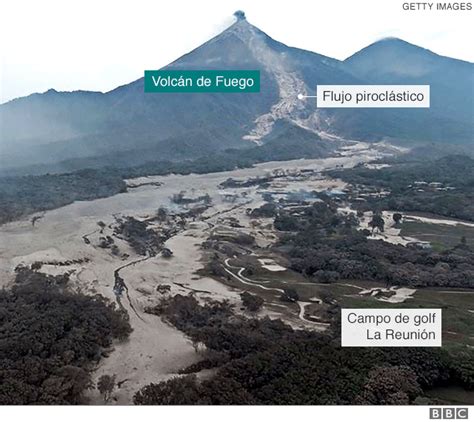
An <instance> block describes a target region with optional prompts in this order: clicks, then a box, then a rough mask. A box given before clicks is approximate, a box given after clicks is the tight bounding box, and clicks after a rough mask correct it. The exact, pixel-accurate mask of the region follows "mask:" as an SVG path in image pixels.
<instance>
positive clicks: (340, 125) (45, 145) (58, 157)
mask: <svg viewBox="0 0 474 422" xmlns="http://www.w3.org/2000/svg"><path fill="white" fill-rule="evenodd" d="M387 43H388V44H387ZM387 45H390V46H393V45H396V46H397V47H396V48H395V49H394V48H393V47H390V48H387V47H386V46H387ZM407 45H408V46H409V47H406V46H407ZM381 46H382V47H383V46H385V48H382V47H381ZM404 48H405V49H406V48H409V49H410V51H412V52H413V54H414V56H413V57H411V56H410V55H408V57H407V58H405V59H404V61H402V66H399V63H388V64H387V65H386V66H385V67H384V65H383V64H384V63H380V61H381V60H382V59H384V57H385V56H386V55H387V54H388V55H389V56H393V55H395V57H397V55H398V54H400V52H399V51H398V50H399V49H402V50H403V49H404ZM402 53H403V51H402ZM427 54H428V55H429V57H430V60H431V59H433V60H435V61H436V65H430V64H429V63H428V64H426V63H427V62H426V55H427ZM392 61H393V60H392ZM396 61H397V62H399V61H400V60H399V59H397V60H396ZM457 62H458V61H457V59H450V58H445V57H443V56H439V55H437V54H436V53H433V52H431V51H429V50H426V49H423V48H421V47H418V46H415V45H413V44H410V43H408V42H406V41H403V40H399V39H395V40H393V39H392V40H380V41H377V42H375V43H373V44H371V45H369V46H367V47H365V48H363V49H361V50H359V51H358V52H356V53H354V54H353V55H352V56H350V57H349V58H347V59H346V60H344V61H340V60H337V59H333V58H331V57H327V56H323V55H321V54H318V53H314V52H311V51H307V50H301V49H298V48H296V47H288V46H287V45H285V44H283V43H281V42H279V41H276V40H274V39H273V38H271V37H270V36H269V35H267V34H266V33H265V32H263V31H261V30H260V29H259V28H257V27H255V26H253V25H252V24H250V23H249V22H248V21H247V20H246V19H245V17H243V18H242V17H238V19H237V20H236V22H235V23H233V24H232V25H231V26H229V27H228V28H227V29H225V30H224V31H223V32H221V33H220V34H218V35H216V36H215V37H213V38H211V39H210V40H209V41H207V42H205V43H203V44H202V45H200V46H198V47H196V48H195V49H193V50H192V51H190V52H189V53H187V54H185V55H183V56H181V57H180V58H178V59H177V60H175V61H173V62H172V63H170V64H168V65H167V66H165V67H164V68H183V69H185V68H186V69H215V68H217V69H245V68H247V69H255V68H257V69H260V70H261V92H260V94H258V96H251V95H248V94H232V96H229V95H226V94H219V93H217V94H191V93H188V94H184V93H180V94H179V95H169V94H145V93H144V92H143V78H139V79H137V80H135V81H132V82H131V83H128V84H124V85H121V86H119V87H116V88H114V89H112V90H110V91H107V92H104V93H102V92H99V91H85V90H76V91H63V92H61V91H56V90H54V89H50V90H48V91H46V92H45V93H43V94H31V95H30V96H27V97H22V98H19V99H15V100H12V101H10V102H7V103H5V104H2V105H0V119H1V120H2V140H1V147H2V150H3V152H4V153H3V156H4V158H3V159H2V163H1V165H2V167H12V166H17V167H18V166H22V165H23V166H28V165H31V164H38V163H42V164H43V163H46V164H47V163H48V162H50V163H57V162H60V161H62V160H71V159H74V158H86V157H88V156H90V157H98V156H101V155H104V154H107V153H108V151H113V152H114V153H117V152H120V151H124V153H125V151H127V150H129V149H130V148H135V149H138V150H140V149H143V150H146V149H148V150H149V148H150V147H154V145H162V147H160V148H161V149H159V153H157V154H158V155H157V156H156V157H153V158H154V159H173V156H172V151H176V148H177V147H178V145H175V144H176V143H179V142H183V144H188V145H189V142H190V139H192V140H193V141H192V142H193V143H192V146H193V148H191V149H192V150H193V151H194V150H198V151H199V150H202V151H204V152H205V151H209V148H211V149H214V148H218V149H219V148H223V149H225V148H246V147H248V146H249V144H253V143H257V144H262V143H264V142H265V139H266V137H268V135H269V134H271V132H272V130H273V127H274V125H275V124H276V123H277V122H279V121H288V122H290V123H291V124H295V125H297V126H299V127H301V128H303V129H305V130H308V131H310V132H312V133H313V134H314V135H316V137H315V139H319V141H317V142H333V141H334V140H335V139H355V140H368V141H379V140H397V139H402V140H403V139H405V140H408V141H409V140H410V139H411V140H414V141H415V140H422V141H425V140H427V141H442V140H445V141H446V139H448V138H449V139H448V142H454V141H468V142H472V138H473V137H472V133H473V132H472V126H473V125H472V119H471V121H469V118H470V113H471V111H472V107H471V105H472V96H471V97H469V96H466V95H465V93H466V88H465V85H466V84H469V83H471V78H472V74H473V73H474V72H473V71H472V69H473V65H472V64H470V63H468V62H462V63H466V64H467V66H468V70H467V72H465V71H462V72H461V74H462V75H464V74H465V73H466V76H465V77H464V76H463V77H464V79H465V80H466V81H467V82H466V83H465V84H464V85H463V86H462V89H460V90H458V91H460V92H457V91H456V87H455V86H454V87H453V86H452V85H453V81H452V79H453V78H452V77H451V80H447V81H446V77H445V75H450V74H451V73H453V72H457V67H456V65H457ZM420 63H421V64H422V65H423V66H424V67H423V69H425V68H427V66H428V68H427V69H428V71H429V72H428V73H427V74H429V75H430V78H432V83H433V88H432V90H433V94H434V97H433V98H434V99H435V100H436V102H439V103H440V104H441V101H438V97H441V96H442V97H443V99H444V98H447V101H443V104H442V105H439V104H434V106H433V108H432V109H430V110H429V111H427V112H420V111H419V110H415V111H406V110H371V111H367V110H326V109H317V108H316V105H315V104H314V102H310V101H301V100H298V98H297V96H298V94H303V95H310V94H312V93H313V92H314V91H315V89H316V85H318V84H360V83H362V84H363V83H368V82H371V83H381V81H384V80H387V79H388V80H390V81H391V82H392V84H393V81H395V83H409V82H413V83H415V82H416V83H419V82H420V81H419V79H420V76H419V75H418V76H417V75H413V72H414V69H415V70H419V67H420V66H421V65H420ZM397 66H398V67H397ZM463 66H464V65H463ZM438 67H440V68H441V70H438ZM447 69H448V70H447ZM452 69H454V70H452ZM407 72H408V75H407V74H406V73H407ZM463 72H464V73H463ZM415 73H416V72H415ZM417 78H418V79H417ZM443 78H444V79H443ZM458 79H459V78H458ZM456 83H459V81H456ZM454 94H456V95H454ZM461 97H463V98H461ZM466 98H467V99H466ZM458 101H459V102H458ZM459 104H461V107H463V108H464V109H465V110H459V106H458V105H459ZM399 122H403V127H402V124H401V123H399ZM420 122H421V123H420ZM423 127H424V128H426V127H429V128H430V130H428V131H426V130H424V129H423ZM424 137H426V138H427V139H423V138H424ZM180 139H181V141H180ZM167 144H169V145H168V146H167ZM18 147H20V148H18ZM144 159H148V160H149V159H150V157H149V156H146V157H145V156H144Z"/></svg>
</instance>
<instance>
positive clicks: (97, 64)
mask: <svg viewBox="0 0 474 422" xmlns="http://www.w3.org/2000/svg"><path fill="white" fill-rule="evenodd" d="M403 3H404V2H403V1H399V0H383V1H382V0H357V1H356V0H317V1H315V0H304V1H303V0H285V1H281V0H272V1H268V0H266V1H264V0H260V1H259V0H220V1H219V0H212V1H211V0H199V1H198V0H180V1H158V0H154V1H148V0H127V1H124V0H114V1H104V0H68V1H64V0H62V1H61V0H0V54H1V61H2V65H1V67H0V72H1V73H0V102H5V101H7V100H9V99H12V98H15V97H19V96H24V95H28V94H30V93H33V92H43V91H46V90H47V89H49V88H55V89H57V90H64V91H70V90H75V89H86V90H98V91H108V90H110V89H112V88H115V87H116V86H118V85H123V84H126V83H128V82H131V81H132V80H135V79H138V78H139V77H141V76H142V75H143V71H144V69H156V68H159V67H161V66H163V65H165V64H167V63H169V62H170V61H172V60H174V59H176V58H178V57H179V56H181V55H182V54H184V53H186V52H188V51H189V50H191V49H193V48H195V47H197V46H199V45H200V44H202V43H203V42H205V41H207V40H208V39H209V38H210V37H212V36H214V35H216V34H217V33H219V32H220V31H222V30H223V29H224V28H226V27H227V26H229V25H230V24H231V23H232V21H233V19H232V14H233V12H234V11H235V10H238V9H242V10H244V11H245V13H246V15H247V19H248V20H249V22H250V23H252V24H254V25H256V26H258V27H259V28H260V29H262V30H263V31H265V32H266V33H267V34H269V35H270V36H271V37H273V38H275V39H277V40H279V41H282V42H284V43H285V44H288V45H291V46H295V47H300V48H305V49H307V50H312V51H316V52H318V53H321V54H324V55H327V56H331V57H335V58H338V59H344V58H346V57H347V56H349V55H351V54H352V53H354V52H356V51H357V50H360V49H361V48H363V47H365V46H366V45H368V44H370V43H371V42H373V41H375V40H377V39H379V38H382V37H386V36H396V37H399V38H403V39H405V40H407V41H409V42H412V43H414V44H417V45H420V46H423V47H426V48H429V49H430V50H433V51H434V52H436V53H439V54H443V55H447V56H451V57H456V58H459V59H463V60H468V61H474V49H473V48H472V44H470V43H469V40H472V39H474V33H473V31H472V29H470V28H472V26H473V25H472V21H473V17H474V15H473V12H472V11H470V12H465V11H464V12H461V11H458V12H456V11H445V12H440V11H431V12H430V11H410V12H407V11H403V9H402V4H403Z"/></svg>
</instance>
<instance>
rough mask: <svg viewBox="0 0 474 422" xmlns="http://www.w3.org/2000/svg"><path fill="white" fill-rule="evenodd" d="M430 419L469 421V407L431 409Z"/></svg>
mask: <svg viewBox="0 0 474 422" xmlns="http://www.w3.org/2000/svg"><path fill="white" fill-rule="evenodd" d="M430 419H469V409H468V408H467V407H430Z"/></svg>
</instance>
